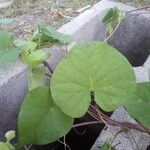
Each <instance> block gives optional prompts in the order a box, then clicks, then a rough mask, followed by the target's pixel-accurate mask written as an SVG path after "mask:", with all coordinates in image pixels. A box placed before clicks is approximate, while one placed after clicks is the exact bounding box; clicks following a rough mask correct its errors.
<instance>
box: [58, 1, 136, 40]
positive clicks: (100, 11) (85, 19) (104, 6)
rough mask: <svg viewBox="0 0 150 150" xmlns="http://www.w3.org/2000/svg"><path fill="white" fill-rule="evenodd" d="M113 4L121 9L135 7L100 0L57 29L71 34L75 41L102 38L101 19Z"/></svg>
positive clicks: (126, 9)
mask: <svg viewBox="0 0 150 150" xmlns="http://www.w3.org/2000/svg"><path fill="white" fill-rule="evenodd" d="M115 6H117V7H118V8H119V9H121V10H123V11H130V10H133V9H135V8H134V7H131V6H129V5H125V4H122V3H119V2H111V1H108V0H102V1H100V2H99V3H97V4H95V5H94V6H93V7H92V8H91V9H89V10H87V11H85V12H84V13H82V14H80V15H79V16H78V17H76V18H74V19H73V20H72V21H71V22H69V23H67V24H65V25H63V26H62V27H60V29H59V30H58V31H60V32H62V33H66V34H69V35H71V36H72V37H73V38H74V40H75V41H80V40H86V41H91V40H103V39H104V35H105V27H104V25H103V23H102V19H103V17H104V15H105V13H106V12H107V10H108V9H110V8H112V7H115Z"/></svg>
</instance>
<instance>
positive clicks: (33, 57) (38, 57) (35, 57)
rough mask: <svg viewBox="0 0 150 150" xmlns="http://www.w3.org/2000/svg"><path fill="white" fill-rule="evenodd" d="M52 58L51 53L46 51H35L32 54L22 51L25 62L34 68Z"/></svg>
mask: <svg viewBox="0 0 150 150" xmlns="http://www.w3.org/2000/svg"><path fill="white" fill-rule="evenodd" d="M49 57H50V53H48V52H46V51H44V50H35V51H31V52H26V51H22V53H21V58H22V60H23V62H25V63H27V64H29V65H31V66H32V67H34V66H36V65H38V64H41V63H42V62H43V61H45V60H47V59H48V58H49Z"/></svg>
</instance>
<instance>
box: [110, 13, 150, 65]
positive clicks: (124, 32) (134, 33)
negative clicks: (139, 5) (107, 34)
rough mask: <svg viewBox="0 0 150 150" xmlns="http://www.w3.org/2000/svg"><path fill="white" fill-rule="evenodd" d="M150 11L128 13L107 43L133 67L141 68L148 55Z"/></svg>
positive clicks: (149, 46)
mask: <svg viewBox="0 0 150 150" xmlns="http://www.w3.org/2000/svg"><path fill="white" fill-rule="evenodd" d="M149 24H150V11H136V12H132V13H128V14H127V15H126V16H125V19H124V20H123V21H122V23H121V25H120V27H119V28H118V29H117V31H116V32H115V34H114V35H113V38H112V39H110V40H109V43H110V44H111V45H112V46H114V47H115V48H117V49H118V50H119V51H120V52H121V53H122V54H123V55H124V56H126V57H127V58H128V60H129V61H130V63H131V64H132V65H133V66H141V65H143V64H144V62H145V61H146V59H147V57H148V55H149V54H150V32H149V31H150V26H149Z"/></svg>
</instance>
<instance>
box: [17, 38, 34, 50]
mask: <svg viewBox="0 0 150 150" xmlns="http://www.w3.org/2000/svg"><path fill="white" fill-rule="evenodd" d="M15 45H16V46H17V47H19V48H20V49H21V50H22V51H23V52H32V51H35V50H36V47H37V43H35V42H32V41H22V40H17V41H15Z"/></svg>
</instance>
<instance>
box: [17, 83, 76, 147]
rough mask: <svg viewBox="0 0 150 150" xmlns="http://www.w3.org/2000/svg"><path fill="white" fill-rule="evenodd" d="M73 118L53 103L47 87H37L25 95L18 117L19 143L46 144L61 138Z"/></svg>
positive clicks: (70, 125)
mask: <svg viewBox="0 0 150 150" xmlns="http://www.w3.org/2000/svg"><path fill="white" fill-rule="evenodd" d="M72 125H73V118H70V117H69V116H67V115H65V114H63V113H62V112H61V111H60V109H59V108H58V107H57V106H56V105H55V104H54V103H53V100H52V97H51V94H50V90H49V87H47V86H43V87H38V88H36V89H34V90H32V91H30V93H29V94H28V95H27V97H26V99H25V101H24V102H23V104H22V107H21V111H20V115H19V143H20V145H23V144H48V143H51V142H54V141H56V140H58V139H59V138H61V137H63V136H64V135H65V134H66V133H67V132H68V131H69V130H70V129H71V127H72Z"/></svg>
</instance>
